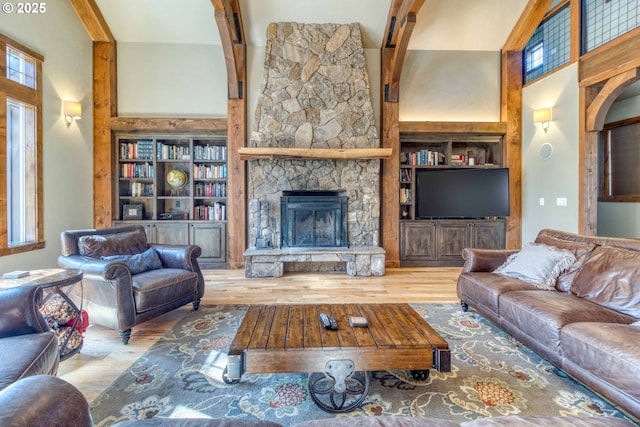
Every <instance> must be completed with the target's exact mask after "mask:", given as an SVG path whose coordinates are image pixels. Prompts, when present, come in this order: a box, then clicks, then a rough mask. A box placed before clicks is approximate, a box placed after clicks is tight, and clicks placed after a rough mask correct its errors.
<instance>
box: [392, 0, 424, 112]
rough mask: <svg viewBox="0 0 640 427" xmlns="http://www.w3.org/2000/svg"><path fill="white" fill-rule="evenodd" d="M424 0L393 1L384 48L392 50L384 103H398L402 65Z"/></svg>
mask: <svg viewBox="0 0 640 427" xmlns="http://www.w3.org/2000/svg"><path fill="white" fill-rule="evenodd" d="M423 4H424V0H402V1H400V0H394V2H393V3H392V4H391V7H390V9H389V16H388V18H387V26H386V32H387V39H386V40H385V43H384V44H385V45H384V47H385V48H387V49H392V50H393V54H392V56H391V61H390V63H389V64H388V66H389V73H387V74H386V76H387V79H386V81H385V82H384V85H385V86H384V92H385V93H384V100H385V102H398V100H399V98H400V75H401V74H402V65H403V64H404V58H405V55H406V53H407V47H408V46H409V40H410V39H411V33H412V32H413V29H414V27H415V25H416V15H417V14H418V12H419V11H420V8H422V5H423Z"/></svg>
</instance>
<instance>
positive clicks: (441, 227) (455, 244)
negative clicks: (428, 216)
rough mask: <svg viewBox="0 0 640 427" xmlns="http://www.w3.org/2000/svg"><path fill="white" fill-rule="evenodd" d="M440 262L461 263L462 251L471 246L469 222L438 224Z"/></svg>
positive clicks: (443, 222)
mask: <svg viewBox="0 0 640 427" xmlns="http://www.w3.org/2000/svg"><path fill="white" fill-rule="evenodd" d="M437 238H438V260H441V261H460V260H462V250H463V249H464V248H466V247H467V246H469V224H468V222H467V221H441V222H439V223H438V233H437Z"/></svg>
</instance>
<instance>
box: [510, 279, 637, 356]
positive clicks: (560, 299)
mask: <svg viewBox="0 0 640 427" xmlns="http://www.w3.org/2000/svg"><path fill="white" fill-rule="evenodd" d="M500 317H501V318H502V320H503V321H506V322H509V323H510V324H511V325H514V326H515V327H517V328H518V329H520V330H521V331H522V332H523V333H524V334H526V335H528V336H530V337H531V339H532V340H533V341H536V342H538V343H540V344H541V345H543V346H544V347H546V348H548V349H551V350H552V351H554V352H556V353H559V354H562V352H561V350H560V331H561V330H562V328H563V327H565V326H566V325H568V324H571V323H575V322H592V321H593V322H606V323H624V324H627V323H630V322H632V321H633V319H632V318H631V317H629V316H625V315H624V314H621V313H618V312H616V311H613V310H609V309H608V308H606V307H602V306H600V305H598V304H595V303H593V302H591V301H588V300H585V299H581V298H578V297H576V296H574V295H571V294H566V293H561V292H555V293H554V294H553V298H549V294H548V292H540V291H537V290H536V291H513V292H507V293H504V294H502V295H501V296H500Z"/></svg>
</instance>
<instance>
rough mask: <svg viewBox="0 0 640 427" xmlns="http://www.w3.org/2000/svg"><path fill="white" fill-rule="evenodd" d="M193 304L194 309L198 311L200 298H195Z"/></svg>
mask: <svg viewBox="0 0 640 427" xmlns="http://www.w3.org/2000/svg"><path fill="white" fill-rule="evenodd" d="M191 304H193V311H198V309H199V308H200V298H198V299H197V300H195V301H194V302H192V303H191Z"/></svg>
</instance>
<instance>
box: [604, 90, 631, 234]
mask: <svg viewBox="0 0 640 427" xmlns="http://www.w3.org/2000/svg"><path fill="white" fill-rule="evenodd" d="M637 116H640V96H636V97H633V98H627V99H624V100H622V101H618V102H614V103H613V105H612V106H611V108H610V109H609V112H608V113H607V118H606V119H605V121H606V122H607V123H611V122H617V121H619V120H624V119H628V118H630V117H637ZM598 235H600V236H611V237H635V238H640V203H613V202H599V203H598Z"/></svg>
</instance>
